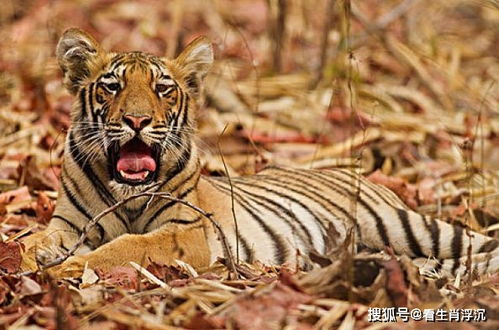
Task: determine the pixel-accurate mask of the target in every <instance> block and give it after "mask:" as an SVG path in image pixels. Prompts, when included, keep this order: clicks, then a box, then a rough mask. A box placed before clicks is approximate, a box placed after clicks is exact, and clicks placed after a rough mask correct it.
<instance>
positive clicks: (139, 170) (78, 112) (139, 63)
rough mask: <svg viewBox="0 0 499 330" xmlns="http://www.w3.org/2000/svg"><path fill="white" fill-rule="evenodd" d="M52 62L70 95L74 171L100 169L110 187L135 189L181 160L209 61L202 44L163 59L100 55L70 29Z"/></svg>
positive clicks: (96, 45)
mask: <svg viewBox="0 0 499 330" xmlns="http://www.w3.org/2000/svg"><path fill="white" fill-rule="evenodd" d="M57 59H58V62H59V65H60V67H61V69H62V71H63V73H64V84H65V86H66V87H67V89H68V90H69V91H70V92H71V93H73V94H74V95H76V96H77V101H76V103H75V105H74V107H73V111H72V115H71V116H72V126H71V129H70V132H69V135H68V142H67V145H66V146H67V149H66V152H68V151H69V152H70V153H72V158H73V160H74V161H75V162H76V163H78V164H79V165H80V167H82V166H83V167H84V166H92V167H100V168H105V172H107V175H106V179H107V180H109V182H110V184H111V186H113V187H115V188H116V187H118V188H119V189H130V188H133V189H134V190H136V189H145V188H147V187H148V186H150V185H152V184H154V182H156V181H157V180H158V178H160V177H162V176H164V175H166V173H165V171H168V170H171V169H172V168H173V167H175V166H179V165H178V162H179V161H186V160H185V159H184V160H182V159H181V158H182V157H184V158H185V150H186V149H188V148H189V147H190V146H188V145H187V144H188V143H190V138H189V137H190V134H192V130H193V125H194V124H193V117H194V115H193V110H192V108H194V107H195V106H196V103H197V99H198V97H199V93H200V92H199V91H200V83H201V82H202V80H203V78H204V77H205V75H206V74H207V72H208V70H209V68H210V67H211V64H212V62H213V50H212V46H211V43H210V42H209V41H208V39H206V38H204V37H199V38H197V39H195V40H194V41H193V42H191V43H190V44H189V45H188V46H187V47H186V48H185V49H184V51H183V52H182V53H181V54H180V55H179V56H178V57H177V58H175V59H173V60H170V59H167V58H164V57H158V56H154V55H150V54H146V53H143V52H128V53H111V52H106V51H104V50H103V49H102V47H101V46H100V45H99V43H98V42H97V41H96V40H95V39H94V38H93V37H92V36H90V35H89V34H87V33H86V32H84V31H82V30H79V29H75V28H72V29H69V30H67V31H66V32H64V34H63V36H62V37H61V39H60V41H59V43H58V45H57ZM68 149H69V150H68Z"/></svg>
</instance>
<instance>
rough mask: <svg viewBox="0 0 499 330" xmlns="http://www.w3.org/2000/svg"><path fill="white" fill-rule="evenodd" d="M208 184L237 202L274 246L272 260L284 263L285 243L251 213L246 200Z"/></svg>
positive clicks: (251, 208)
mask: <svg viewBox="0 0 499 330" xmlns="http://www.w3.org/2000/svg"><path fill="white" fill-rule="evenodd" d="M208 182H210V183H211V184H212V186H214V187H216V188H218V189H219V191H221V192H223V193H225V194H227V195H228V196H231V198H232V197H233V198H234V201H235V202H237V203H238V204H239V206H240V207H241V208H243V210H244V211H246V213H248V214H249V215H250V216H251V217H252V218H253V219H254V220H255V221H256V222H257V223H258V224H259V225H260V227H261V228H262V229H263V231H264V232H265V233H266V234H267V235H268V236H269V237H270V242H271V243H272V244H273V246H274V260H276V262H277V263H278V264H282V263H284V261H286V251H287V249H286V243H285V242H284V241H283V240H282V237H280V236H278V235H277V234H276V233H275V232H274V231H273V230H272V228H270V227H269V226H267V224H266V223H265V221H264V220H263V219H262V218H261V217H260V216H259V215H257V214H256V213H255V212H254V211H253V207H252V206H251V204H250V203H249V202H248V201H247V200H245V199H244V197H242V196H241V195H240V194H238V193H236V192H234V194H232V195H231V194H230V193H229V192H227V191H224V190H221V189H222V188H221V187H219V186H216V184H215V182H213V181H210V180H208ZM218 183H219V182H218Z"/></svg>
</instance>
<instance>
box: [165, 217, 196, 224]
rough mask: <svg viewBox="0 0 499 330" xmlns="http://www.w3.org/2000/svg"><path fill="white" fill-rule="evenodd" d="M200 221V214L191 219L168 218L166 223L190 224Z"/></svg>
mask: <svg viewBox="0 0 499 330" xmlns="http://www.w3.org/2000/svg"><path fill="white" fill-rule="evenodd" d="M199 221H201V216H198V217H196V218H194V219H193V220H186V219H168V223H170V222H171V223H175V224H178V225H191V224H193V223H196V222H199Z"/></svg>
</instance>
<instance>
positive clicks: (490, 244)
mask: <svg viewBox="0 0 499 330" xmlns="http://www.w3.org/2000/svg"><path fill="white" fill-rule="evenodd" d="M475 235H477V234H475ZM498 245H499V241H497V240H495V239H490V240H489V241H486V242H485V243H483V244H482V246H481V247H480V249H479V250H478V253H484V252H492V251H494V250H495V249H497V246H498Z"/></svg>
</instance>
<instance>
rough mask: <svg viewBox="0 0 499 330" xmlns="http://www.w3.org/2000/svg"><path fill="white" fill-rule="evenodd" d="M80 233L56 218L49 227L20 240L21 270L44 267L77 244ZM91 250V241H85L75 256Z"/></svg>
mask: <svg viewBox="0 0 499 330" xmlns="http://www.w3.org/2000/svg"><path fill="white" fill-rule="evenodd" d="M80 234H81V233H80V232H78V231H75V230H74V228H72V227H71V226H69V225H68V224H67V222H66V221H62V220H60V219H58V218H57V217H54V218H52V220H51V221H50V224H49V226H48V227H47V228H46V229H45V230H43V231H41V232H37V233H35V234H32V235H29V236H27V237H26V238H24V239H23V240H22V243H23V245H24V253H23V258H22V265H21V268H22V269H23V270H25V271H26V270H36V269H38V268H39V266H40V265H45V264H48V263H50V262H51V261H53V260H55V259H56V258H58V257H60V256H62V255H64V254H65V253H67V251H68V250H69V249H71V248H72V247H73V246H74V245H75V244H76V243H77V242H78V239H79V236H80ZM91 250H92V243H91V241H89V240H87V241H86V242H85V243H84V244H82V245H81V246H80V247H79V248H78V249H77V250H76V252H75V253H76V254H82V253H86V252H89V251H91Z"/></svg>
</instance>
